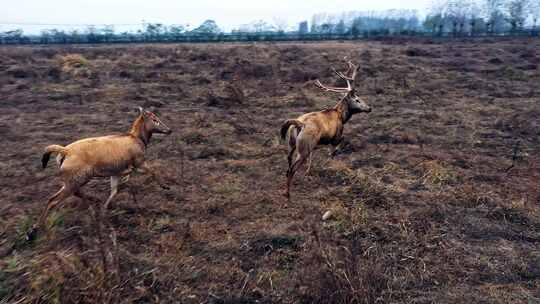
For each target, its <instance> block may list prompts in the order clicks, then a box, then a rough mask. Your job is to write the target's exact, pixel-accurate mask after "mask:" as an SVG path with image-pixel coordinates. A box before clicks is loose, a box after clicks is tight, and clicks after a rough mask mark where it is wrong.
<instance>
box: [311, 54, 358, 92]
mask: <svg viewBox="0 0 540 304" xmlns="http://www.w3.org/2000/svg"><path fill="white" fill-rule="evenodd" d="M347 64H348V65H349V68H348V69H347V72H345V74H349V73H350V72H351V70H352V74H351V76H345V74H343V73H341V72H338V71H336V69H334V68H333V67H332V70H333V71H334V73H336V75H337V76H338V77H339V78H341V79H343V80H345V81H346V82H347V87H346V88H338V87H327V86H324V85H322V84H321V82H320V81H319V80H318V79H317V80H315V86H317V87H318V88H319V89H321V90H323V91H327V92H335V93H347V92H350V91H352V88H353V86H352V84H351V82H353V83H354V80H355V79H356V72H357V70H358V67H357V66H356V65H354V64H353V63H352V62H351V61H348V62H347Z"/></svg>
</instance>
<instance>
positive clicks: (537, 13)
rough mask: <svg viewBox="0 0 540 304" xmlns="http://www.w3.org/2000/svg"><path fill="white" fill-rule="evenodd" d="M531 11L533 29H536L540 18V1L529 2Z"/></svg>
mask: <svg viewBox="0 0 540 304" xmlns="http://www.w3.org/2000/svg"><path fill="white" fill-rule="evenodd" d="M529 13H530V14H531V19H532V22H533V27H532V28H533V30H536V25H537V24H538V19H540V1H531V2H530V3H529Z"/></svg>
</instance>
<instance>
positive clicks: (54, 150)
mask: <svg viewBox="0 0 540 304" xmlns="http://www.w3.org/2000/svg"><path fill="white" fill-rule="evenodd" d="M66 152H67V151H66V148H65V147H62V146H60V145H50V146H47V147H46V148H45V153H43V156H42V157H41V166H42V167H43V169H45V167H47V163H48V162H49V159H50V158H51V154H52V153H57V154H60V155H62V160H63V159H64V157H65V156H66Z"/></svg>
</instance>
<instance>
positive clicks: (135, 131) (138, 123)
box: [129, 115, 152, 147]
mask: <svg viewBox="0 0 540 304" xmlns="http://www.w3.org/2000/svg"><path fill="white" fill-rule="evenodd" d="M129 134H131V135H132V136H134V137H136V138H138V139H140V140H141V141H142V142H143V144H144V146H145V147H146V146H147V145H148V142H150V138H151V137H152V133H151V132H149V131H148V130H146V128H145V126H144V118H143V116H142V115H140V116H139V117H138V118H137V119H136V120H135V122H134V123H133V125H132V126H131V131H130V132H129Z"/></svg>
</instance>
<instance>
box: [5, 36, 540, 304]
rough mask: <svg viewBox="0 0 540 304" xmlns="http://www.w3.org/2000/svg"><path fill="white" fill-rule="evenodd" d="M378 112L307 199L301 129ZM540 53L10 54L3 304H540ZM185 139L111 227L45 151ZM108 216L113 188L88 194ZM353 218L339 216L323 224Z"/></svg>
mask: <svg viewBox="0 0 540 304" xmlns="http://www.w3.org/2000/svg"><path fill="white" fill-rule="evenodd" d="M344 57H348V58H349V59H351V60H353V61H354V62H356V63H358V64H359V66H360V70H359V81H358V84H357V88H358V90H359V92H360V93H361V95H362V96H363V97H364V98H365V100H366V101H367V103H369V104H370V105H371V106H372V108H373V112H372V113H370V114H358V115H356V116H354V117H353V118H352V120H351V121H350V122H349V123H348V124H347V125H346V126H345V132H344V133H345V137H346V140H347V141H346V146H345V147H344V149H343V150H342V151H341V153H340V154H339V155H338V156H336V158H334V159H329V157H328V148H326V147H323V148H321V149H318V150H317V152H316V153H315V157H314V160H313V166H312V171H311V173H310V174H309V175H308V176H303V177H302V174H300V175H299V176H298V177H297V178H296V179H295V182H294V185H293V188H292V198H291V201H290V202H288V201H287V200H286V199H285V197H283V196H282V194H281V191H283V189H284V185H285V171H286V169H287V160H286V151H287V149H286V146H285V144H284V143H283V142H281V141H280V139H279V128H280V126H281V123H282V122H283V121H284V120H285V119H288V118H294V117H296V116H298V115H300V114H302V113H306V112H310V111H316V110H321V109H324V108H326V107H330V106H333V105H334V104H335V103H336V102H337V100H338V99H339V98H340V97H339V95H336V94H334V93H324V92H321V91H320V90H318V89H317V88H316V87H314V85H313V80H314V79H316V78H320V79H321V82H323V83H325V84H330V85H339V84H340V83H339V82H336V81H337V80H336V79H335V77H334V76H333V73H332V69H331V67H332V66H334V67H336V68H337V69H342V68H344V67H345V65H344V63H343V58H344ZM539 65H540V40H539V39H506V40H502V39H501V40H493V39H483V40H482V39H476V40H463V41H459V40H445V41H432V40H426V41H407V40H396V39H394V40H386V41H371V42H357V43H350V42H346V43H339V42H332V43H313V44H311V43H310V44H301V43H298V44H198V45H174V44H171V45H109V46H103V45H98V46H90V45H89V46H43V47H40V46H35V47H24V46H23V47H2V48H0V142H1V144H0V147H1V152H2V158H0V198H1V199H0V303H105V302H112V303H172V302H174V303H180V302H181V303H459V302H466V303H536V302H538V301H540V184H539V178H540V164H539V160H540V146H539V144H540V86H539V84H540V69H539ZM136 106H144V107H146V108H149V109H153V110H155V112H156V113H158V115H160V117H161V118H162V120H163V121H164V122H165V123H167V124H168V125H169V126H170V127H171V128H172V129H173V131H174V132H173V134H172V135H170V136H167V137H165V136H159V135H157V136H155V137H154V138H152V142H151V144H150V146H149V148H148V151H147V159H148V161H149V163H150V164H151V166H153V167H154V168H156V170H158V171H159V172H160V174H161V175H162V176H163V178H164V179H165V180H166V181H167V183H168V184H169V186H170V190H163V189H161V188H160V187H159V186H158V185H157V184H156V183H154V182H153V181H152V179H151V178H150V177H148V176H145V175H140V174H139V175H137V174H136V175H134V176H132V178H131V180H130V181H129V183H128V184H126V185H125V186H124V187H123V188H121V191H120V193H119V195H118V196H117V197H116V199H115V202H116V205H115V207H114V209H113V210H111V211H110V212H108V213H107V214H106V215H105V216H104V218H103V219H101V221H99V220H98V219H97V215H96V213H95V212H94V211H95V210H97V209H98V208H99V207H98V205H99V204H98V203H97V202H94V203H90V204H85V203H84V202H82V201H80V200H79V199H77V198H70V199H69V200H67V202H66V203H65V206H64V207H63V208H60V209H58V210H56V212H53V213H52V214H51V215H50V216H49V218H48V220H47V227H46V229H45V231H44V232H42V233H41V234H40V236H39V238H38V239H36V240H35V241H33V242H25V239H24V236H25V232H26V230H27V229H28V227H30V226H31V225H32V224H33V223H34V222H35V220H36V218H37V216H38V215H39V213H40V212H41V211H42V210H43V208H44V206H45V203H46V201H47V198H48V196H50V195H51V194H53V193H54V192H56V191H57V189H58V188H59V187H60V185H59V180H58V178H57V177H58V166H57V164H56V163H55V162H54V161H51V162H50V164H49V166H48V167H47V168H46V169H45V170H42V169H41V168H40V158H41V154H42V152H43V148H44V147H45V146H47V145H50V144H60V145H66V144H68V143H70V142H72V141H75V140H77V139H80V138H84V137H91V136H98V135H106V134H113V133H121V132H126V131H127V130H128V129H129V127H130V124H131V123H132V122H133V120H134V119H135V117H136V111H135V110H134V108H135V107H136ZM84 190H85V192H86V193H87V194H89V195H92V196H93V197H95V199H96V200H99V201H100V202H103V201H104V200H105V199H106V198H107V196H108V192H109V182H108V180H106V179H101V180H95V181H92V182H91V183H90V184H88V185H87V186H85V188H84ZM328 210H331V211H332V212H333V217H332V218H331V219H330V220H327V221H322V220H321V216H322V215H323V214H324V213H325V212H326V211H328Z"/></svg>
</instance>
